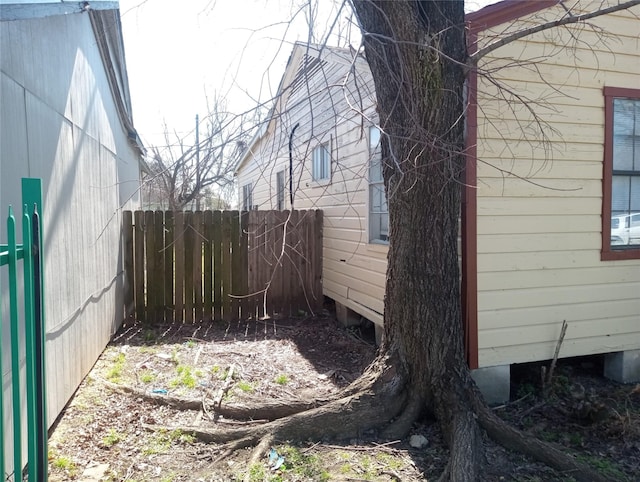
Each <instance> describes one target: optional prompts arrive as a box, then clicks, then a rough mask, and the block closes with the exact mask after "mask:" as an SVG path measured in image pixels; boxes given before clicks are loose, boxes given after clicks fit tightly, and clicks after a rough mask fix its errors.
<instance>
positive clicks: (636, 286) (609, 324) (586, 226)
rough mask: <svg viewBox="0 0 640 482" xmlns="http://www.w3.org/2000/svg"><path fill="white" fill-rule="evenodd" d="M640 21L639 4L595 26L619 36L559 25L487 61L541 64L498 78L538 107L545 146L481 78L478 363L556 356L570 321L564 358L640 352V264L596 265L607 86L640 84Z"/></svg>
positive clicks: (534, 128)
mask: <svg viewBox="0 0 640 482" xmlns="http://www.w3.org/2000/svg"><path fill="white" fill-rule="evenodd" d="M598 4H599V2H598ZM595 6H597V4H595V3H594V4H592V7H595ZM589 9H591V7H589ZM639 14H640V8H638V7H635V8H634V11H633V12H631V13H630V12H621V13H618V14H614V15H609V16H607V17H603V18H599V19H595V20H593V21H592V22H593V23H594V24H597V25H599V26H601V27H602V28H604V29H605V30H606V31H607V32H609V33H610V34H612V35H607V36H605V37H604V38H602V37H598V36H596V35H595V34H593V33H592V32H591V31H590V30H589V29H588V28H583V29H581V30H582V31H581V32H579V33H578V38H579V41H574V40H572V39H571V38H569V36H568V35H567V31H566V30H564V29H556V30H552V31H549V32H546V33H541V34H537V35H535V36H533V37H528V38H527V40H526V41H525V40H521V41H518V42H515V43H513V44H511V45H508V46H506V47H503V48H500V49H499V50H497V51H496V52H495V54H494V55H492V56H491V57H490V58H488V59H486V61H485V62H486V63H484V65H485V66H486V65H490V66H491V67H492V68H495V67H497V66H499V65H507V64H509V63H510V62H511V61H512V59H519V60H528V59H530V60H532V61H533V62H534V64H530V65H528V66H526V65H525V66H520V67H511V68H504V69H502V70H500V71H499V72H497V74H495V76H496V78H497V79H498V80H499V81H500V82H501V83H503V84H504V85H506V86H507V87H508V88H509V89H511V90H513V91H514V92H517V93H518V94H520V95H524V96H526V97H527V98H529V99H532V100H539V101H541V102H540V103H539V104H538V105H535V104H534V103H531V104H530V106H532V107H533V108H534V109H535V111H536V113H537V114H538V115H539V116H540V119H541V120H542V121H543V124H542V125H541V128H542V131H543V132H544V135H546V136H547V138H548V142H546V143H543V142H541V141H540V139H541V135H540V129H539V126H538V125H536V123H535V122H532V116H531V115H530V114H529V113H528V111H527V109H526V108H525V107H524V106H523V105H521V104H518V103H516V104H514V105H513V110H512V109H511V107H510V106H509V105H508V104H507V102H505V101H504V100H501V99H500V95H499V94H498V91H497V90H496V88H495V87H494V86H492V85H490V84H489V83H488V82H487V81H481V82H480V84H479V95H478V104H479V109H478V113H479V118H478V123H479V131H478V139H479V140H478V155H479V158H480V162H479V164H478V176H479V180H478V311H479V313H478V326H479V348H480V353H479V363H480V366H491V365H501V364H508V363H513V362H526V361H532V360H545V359H549V358H551V357H552V356H553V351H554V348H555V345H556V342H557V339H558V337H559V334H560V329H561V324H562V321H563V320H566V321H567V322H568V325H569V326H568V331H567V335H566V338H565V340H564V343H563V345H562V350H561V356H565V357H566V356H575V355H584V354H590V353H605V352H614V351H619V350H626V349H638V348H640V260H629V261H601V260H600V249H601V230H602V222H601V214H600V213H601V206H602V169H603V167H602V161H603V142H604V96H603V90H602V89H603V87H604V86H605V85H607V86H615V87H627V88H638V86H640V54H639V52H640V39H639V36H640V30H639V28H638V20H637V16H638V15H639ZM545 15H548V14H545ZM634 15H635V16H634ZM547 18H548V17H547ZM518 26H522V24H519V25H514V26H513V27H511V28H517V27H518ZM503 27H504V26H501V27H498V28H496V29H495V32H498V31H501V30H502V29H503ZM574 33H575V31H574ZM565 45H569V46H570V48H566V47H565ZM538 72H539V73H540V75H541V76H542V78H540V76H539V75H538ZM503 92H504V91H503ZM506 96H507V98H509V97H510V96H509V94H506ZM516 116H517V118H518V121H519V122H516V121H515V120H514V119H515V118H516ZM523 133H524V135H523ZM523 136H524V137H526V138H527V139H524V140H523ZM518 177H520V178H518ZM521 178H525V179H521Z"/></svg>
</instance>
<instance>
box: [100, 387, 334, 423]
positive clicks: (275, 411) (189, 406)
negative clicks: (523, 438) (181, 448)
mask: <svg viewBox="0 0 640 482" xmlns="http://www.w3.org/2000/svg"><path fill="white" fill-rule="evenodd" d="M101 383H104V385H105V386H106V387H107V388H109V389H110V390H112V391H114V392H118V393H122V394H125V395H133V396H135V397H136V398H140V399H142V400H144V401H146V402H149V403H155V404H157V405H167V406H169V407H173V408H176V409H178V410H198V411H199V410H201V409H202V408H203V403H202V399H198V398H182V397H176V396H172V395H163V394H157V393H149V392H148V391H145V390H140V389H139V388H134V387H129V386H126V385H117V384H115V383H111V382H109V381H107V380H101ZM328 402H329V400H325V399H317V400H307V399H301V398H292V399H288V398H280V399H272V400H269V401H267V402H260V403H256V404H255V405H254V404H250V403H235V404H233V405H227V404H225V405H224V406H221V407H219V408H217V409H216V413H217V414H218V415H221V416H223V417H225V418H228V419H235V420H245V421H249V422H261V421H262V420H269V421H272V420H277V419H279V418H283V417H287V416H289V415H294V414H296V413H300V412H304V411H306V410H309V409H311V408H316V407H320V406H322V405H325V404H326V403H328Z"/></svg>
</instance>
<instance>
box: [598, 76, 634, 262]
mask: <svg viewBox="0 0 640 482" xmlns="http://www.w3.org/2000/svg"><path fill="white" fill-rule="evenodd" d="M604 95H605V138H604V151H605V155H604V175H603V189H602V190H603V200H602V238H603V239H602V259H603V260H616V259H639V258H640V225H639V224H640V223H638V218H640V90H639V89H627V88H617V87H605V88H604Z"/></svg>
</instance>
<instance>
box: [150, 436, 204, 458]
mask: <svg viewBox="0 0 640 482" xmlns="http://www.w3.org/2000/svg"><path fill="white" fill-rule="evenodd" d="M195 441H196V438H195V437H194V436H193V435H191V434H188V433H184V432H183V431H182V430H171V431H169V430H158V431H157V432H156V433H155V434H154V435H153V437H151V440H150V441H149V445H147V446H146V447H144V448H143V449H142V453H143V454H144V455H154V454H162V453H166V452H168V451H169V449H170V448H171V444H173V443H174V442H179V443H185V444H192V443H194V442H195Z"/></svg>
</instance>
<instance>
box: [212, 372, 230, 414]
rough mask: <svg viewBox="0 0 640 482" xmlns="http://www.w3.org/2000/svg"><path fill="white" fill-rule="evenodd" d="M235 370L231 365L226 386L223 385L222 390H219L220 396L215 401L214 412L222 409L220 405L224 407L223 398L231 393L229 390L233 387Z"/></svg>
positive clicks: (225, 381) (225, 380) (225, 382)
mask: <svg viewBox="0 0 640 482" xmlns="http://www.w3.org/2000/svg"><path fill="white" fill-rule="evenodd" d="M234 370H235V365H233V364H231V366H230V367H229V371H227V376H226V377H225V379H224V384H223V385H222V387H220V390H218V394H217V395H216V398H214V399H213V407H214V410H216V411H217V410H218V409H219V408H220V405H222V397H224V396H225V394H226V393H227V392H228V391H229V388H230V387H231V382H233V371H234Z"/></svg>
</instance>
